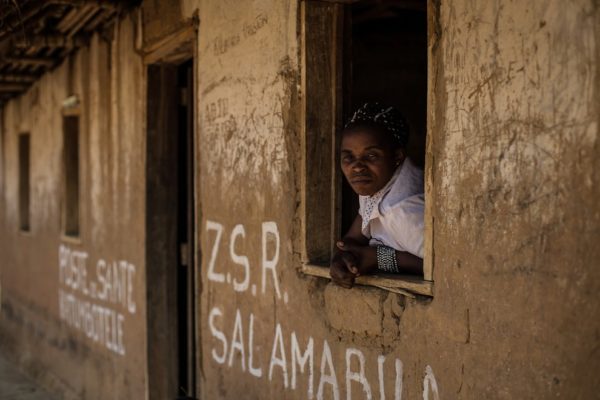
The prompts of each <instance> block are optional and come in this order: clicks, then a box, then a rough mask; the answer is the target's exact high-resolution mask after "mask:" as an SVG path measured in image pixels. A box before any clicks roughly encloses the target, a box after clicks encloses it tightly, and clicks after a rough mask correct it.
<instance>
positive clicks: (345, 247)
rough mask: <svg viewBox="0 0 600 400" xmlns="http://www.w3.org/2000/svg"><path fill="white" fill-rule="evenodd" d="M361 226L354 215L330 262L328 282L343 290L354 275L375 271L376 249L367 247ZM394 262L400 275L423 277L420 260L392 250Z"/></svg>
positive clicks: (421, 260)
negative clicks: (330, 280)
mask: <svg viewBox="0 0 600 400" xmlns="http://www.w3.org/2000/svg"><path fill="white" fill-rule="evenodd" d="M361 226H362V218H361V216H360V215H358V216H357V217H356V219H355V220H354V222H353V223H352V226H351V227H350V229H349V230H348V233H346V235H345V236H344V238H343V239H342V240H341V241H340V242H337V247H338V251H336V253H335V254H334V256H333V258H332V260H331V266H330V274H331V279H332V280H333V281H334V282H335V283H337V284H338V285H340V286H343V287H346V288H350V287H352V285H353V284H354V279H355V278H356V277H357V276H360V275H364V274H370V273H374V272H375V271H377V248H376V247H374V246H369V239H368V238H366V237H365V236H364V235H363V234H362V230H361ZM396 263H397V265H398V267H399V269H400V272H402V273H406V274H411V275H423V259H422V258H420V257H417V256H415V255H414V254H411V253H408V252H405V251H397V250H396Z"/></svg>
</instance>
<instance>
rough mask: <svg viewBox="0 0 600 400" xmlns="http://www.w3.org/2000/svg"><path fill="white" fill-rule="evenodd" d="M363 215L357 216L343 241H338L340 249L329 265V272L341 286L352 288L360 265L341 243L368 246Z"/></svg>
mask: <svg viewBox="0 0 600 400" xmlns="http://www.w3.org/2000/svg"><path fill="white" fill-rule="evenodd" d="M361 227H362V217H361V216H360V214H358V215H357V216H356V218H355V219H354V222H352V226H350V229H348V232H346V234H345V235H344V237H343V238H342V240H341V241H339V242H337V243H336V245H337V247H338V250H337V251H336V252H335V253H334V255H333V257H332V258H331V264H330V267H329V274H330V275H331V279H332V280H333V281H334V282H335V283H337V284H338V285H340V286H343V287H346V288H351V287H352V285H353V284H354V278H355V277H356V276H357V274H358V266H357V259H356V257H355V256H354V255H353V254H352V253H350V252H347V251H342V250H341V249H339V248H340V245H342V246H344V245H345V244H348V245H356V246H361V247H363V246H368V245H369V239H368V238H367V237H365V236H364V235H363V234H362V228H361Z"/></svg>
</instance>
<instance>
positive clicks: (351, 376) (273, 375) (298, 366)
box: [205, 220, 439, 400]
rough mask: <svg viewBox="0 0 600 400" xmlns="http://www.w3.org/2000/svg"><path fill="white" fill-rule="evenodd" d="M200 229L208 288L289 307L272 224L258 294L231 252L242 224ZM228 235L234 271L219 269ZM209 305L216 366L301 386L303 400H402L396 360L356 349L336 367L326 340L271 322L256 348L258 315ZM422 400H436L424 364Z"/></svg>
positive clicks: (264, 237) (263, 233) (243, 259)
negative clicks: (372, 375) (373, 376)
mask: <svg viewBox="0 0 600 400" xmlns="http://www.w3.org/2000/svg"><path fill="white" fill-rule="evenodd" d="M205 230H206V233H207V237H208V238H209V241H210V245H209V249H208V251H209V257H208V267H207V269H206V278H207V279H208V281H209V282H211V283H210V284H211V285H220V287H221V286H229V288H231V289H233V291H235V292H238V293H250V294H251V295H252V296H257V295H261V296H262V295H266V296H274V298H275V299H277V300H283V301H284V303H288V301H289V296H288V292H287V291H286V290H285V288H284V287H282V286H281V284H280V282H279V279H278V273H277V268H278V265H279V259H280V247H281V238H280V235H279V229H278V227H277V224H276V223H275V222H273V221H268V222H263V223H262V224H261V229H260V254H261V259H260V262H259V265H260V268H259V273H258V275H259V276H260V280H259V282H260V290H259V288H258V286H257V285H258V283H252V271H253V268H251V265H250V262H249V258H248V257H247V256H246V255H244V254H240V253H239V252H237V251H236V248H238V243H239V242H241V241H243V240H247V238H246V237H247V232H246V228H245V227H244V225H243V224H237V225H235V226H234V227H233V229H231V231H230V232H226V229H225V227H224V226H223V225H222V224H220V223H218V222H215V221H211V220H207V221H206V225H205ZM227 234H228V235H229V246H228V247H229V249H228V250H229V251H228V253H229V254H228V256H229V259H228V260H227V264H230V263H231V262H233V264H234V265H235V266H236V267H235V269H234V270H225V269H224V268H223V265H224V264H226V263H225V262H223V259H222V256H220V255H219V252H220V250H221V247H222V245H221V244H222V243H223V236H224V235H227ZM248 236H250V235H248ZM256 280H257V281H258V278H257V279H256ZM219 290H221V289H219ZM211 306H212V307H211V309H210V312H209V314H208V319H207V321H206V322H207V325H208V328H209V330H210V334H211V336H212V338H211V339H212V348H211V349H209V350H208V351H209V352H210V355H211V358H212V360H213V361H214V362H216V363H217V364H218V365H222V366H226V367H228V368H239V369H240V370H241V371H242V372H245V373H248V374H250V375H251V376H253V377H255V378H259V379H267V380H268V381H269V382H273V381H274V380H279V381H280V382H282V384H283V387H284V388H285V389H288V390H304V389H299V388H301V387H305V388H306V389H305V390H306V395H307V398H308V399H313V398H316V399H323V398H324V397H332V398H333V399H340V395H341V394H340V393H341V390H342V389H344V390H345V393H346V398H347V399H351V398H352V396H353V393H354V394H355V395H356V396H358V397H360V398H367V399H373V398H374V397H375V395H376V394H379V399H381V400H384V399H385V398H386V396H392V395H393V398H394V399H395V400H400V399H401V398H402V391H403V377H404V366H403V363H402V361H401V360H400V359H398V358H395V359H394V360H393V361H392V360H389V359H388V357H386V356H384V355H379V356H378V357H377V358H376V359H368V358H367V357H365V354H364V353H363V352H362V351H361V350H360V349H358V348H354V347H347V348H345V349H344V350H343V351H344V359H345V365H343V366H340V365H336V364H335V362H334V360H336V359H337V358H335V357H334V354H335V353H334V352H333V351H332V348H331V346H330V345H329V343H328V341H327V340H326V339H323V340H316V339H315V338H314V337H312V336H309V337H308V339H306V338H301V337H299V335H298V334H297V333H296V331H295V330H293V329H289V328H288V329H286V327H284V326H282V324H281V323H279V322H278V321H275V329H274V331H273V335H272V340H271V341H270V342H271V344H272V345H271V346H262V347H260V346H256V344H255V333H254V332H255V327H256V326H257V324H259V323H260V320H261V318H260V315H259V314H255V313H254V312H250V313H249V315H244V314H243V313H242V312H241V311H240V310H239V309H236V310H235V313H234V312H232V311H229V310H226V309H224V308H223V307H220V306H219V305H211ZM231 319H233V328H232V329H231V330H227V329H225V328H224V326H231V325H230V324H227V323H226V322H227V321H229V322H231ZM263 347H266V348H267V350H270V353H268V354H260V352H259V351H258V350H257V349H258V348H263ZM334 350H336V349H335V348H334ZM265 360H268V361H267V362H265ZM389 368H393V370H392V372H393V374H394V376H395V379H394V381H393V382H388V381H386V379H385V376H386V371H387V369H389ZM367 370H372V371H377V381H376V382H371V381H369V380H368V378H367V375H366V373H365V371H367ZM301 375H303V377H302V376H301ZM340 385H341V386H340ZM390 398H391V397H390ZM423 399H424V400H439V393H438V387H437V382H436V380H435V376H434V374H433V370H432V368H431V367H430V366H429V365H427V366H426V368H425V375H424V379H423Z"/></svg>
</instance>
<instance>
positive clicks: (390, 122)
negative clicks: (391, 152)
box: [344, 103, 409, 147]
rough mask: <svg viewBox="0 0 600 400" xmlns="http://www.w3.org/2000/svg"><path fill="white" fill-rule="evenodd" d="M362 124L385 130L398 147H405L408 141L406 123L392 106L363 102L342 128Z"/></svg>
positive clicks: (355, 126)
mask: <svg viewBox="0 0 600 400" xmlns="http://www.w3.org/2000/svg"><path fill="white" fill-rule="evenodd" d="M363 126H367V127H373V128H379V129H381V130H383V131H385V132H386V133H387V134H389V135H390V136H391V139H392V141H393V143H394V145H396V146H398V147H406V144H407V143H408V136H409V129H408V124H407V123H406V120H405V119H404V117H403V116H402V114H401V113H400V111H398V110H397V109H396V108H394V107H388V106H384V105H381V104H379V103H365V104H363V105H362V107H360V108H359V109H358V110H356V112H355V113H354V115H352V118H350V119H349V120H348V122H347V123H346V125H345V126H344V130H351V129H353V128H357V127H363Z"/></svg>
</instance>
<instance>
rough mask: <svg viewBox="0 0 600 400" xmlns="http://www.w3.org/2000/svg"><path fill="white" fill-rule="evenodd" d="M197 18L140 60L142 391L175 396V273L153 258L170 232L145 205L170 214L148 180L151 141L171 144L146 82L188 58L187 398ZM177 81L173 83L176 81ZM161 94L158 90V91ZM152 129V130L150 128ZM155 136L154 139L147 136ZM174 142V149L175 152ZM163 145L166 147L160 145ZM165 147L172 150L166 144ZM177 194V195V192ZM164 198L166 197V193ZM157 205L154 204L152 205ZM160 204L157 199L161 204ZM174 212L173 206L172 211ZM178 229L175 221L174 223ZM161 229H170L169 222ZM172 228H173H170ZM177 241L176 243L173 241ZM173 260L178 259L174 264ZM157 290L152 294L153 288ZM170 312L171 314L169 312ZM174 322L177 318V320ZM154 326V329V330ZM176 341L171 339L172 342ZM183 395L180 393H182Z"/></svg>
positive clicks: (195, 258)
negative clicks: (143, 208)
mask: <svg viewBox="0 0 600 400" xmlns="http://www.w3.org/2000/svg"><path fill="white" fill-rule="evenodd" d="M197 44H198V18H197V17H194V18H192V19H190V20H188V21H187V22H186V23H185V24H183V26H182V27H181V28H180V29H178V30H176V31H175V32H173V33H171V34H169V35H167V36H165V37H164V38H162V39H160V40H158V41H156V42H154V43H151V44H149V45H148V46H145V47H144V49H143V55H142V58H143V63H144V67H145V68H146V72H147V76H146V94H145V99H146V101H147V104H146V112H147V115H146V123H147V126H146V174H147V175H146V196H147V197H146V207H147V209H146V227H145V232H146V300H147V310H146V324H147V325H146V340H147V343H146V351H147V357H146V360H147V365H146V381H147V383H146V390H147V397H146V398H147V399H149V400H154V399H157V400H158V399H161V400H162V399H171V398H172V399H175V398H177V397H176V396H177V392H178V389H179V388H178V385H179V372H178V363H179V359H178V354H177V353H178V352H177V351H174V349H173V347H172V346H173V345H175V349H176V348H177V342H176V340H177V337H178V334H179V333H178V324H177V323H175V324H170V323H169V322H172V320H173V318H176V314H177V312H178V309H177V302H176V301H177V294H176V292H175V294H174V293H173V290H174V289H175V290H176V284H177V276H175V277H172V276H171V277H170V278H171V279H168V278H169V276H168V275H167V274H166V272H168V266H169V265H168V259H167V258H168V257H165V256H164V254H162V255H163V257H158V259H157V258H156V256H157V254H158V255H161V253H160V252H161V251H163V250H162V249H164V248H165V246H167V245H168V244H169V243H167V241H168V240H165V238H167V237H168V235H169V233H165V234H161V232H160V230H157V229H155V228H156V223H154V222H152V221H150V218H156V217H157V216H156V215H150V214H151V212H152V210H151V209H149V205H150V203H151V202H152V201H158V202H159V203H161V202H162V206H164V208H165V214H164V215H159V216H158V217H159V218H160V217H161V216H164V217H167V218H168V216H169V215H171V216H172V215H173V214H170V212H169V211H168V210H166V209H167V208H168V206H167V205H166V204H164V203H165V202H166V201H168V200H165V199H166V197H165V198H160V195H157V194H156V193H154V196H155V197H156V198H153V197H152V196H153V194H152V192H151V191H150V188H149V185H151V184H153V183H157V182H158V181H160V179H161V178H160V177H156V178H155V177H153V176H152V175H151V173H152V171H153V167H154V168H156V167H159V166H160V163H161V161H163V160H162V159H161V157H163V156H164V155H165V154H164V152H161V149H154V148H152V147H151V146H152V145H155V144H156V143H154V142H157V141H158V142H159V144H160V147H162V146H163V145H166V146H169V145H168V144H165V143H160V137H159V135H160V133H159V132H156V131H159V130H160V128H161V126H163V127H164V126H165V123H166V121H162V120H161V119H160V118H161V117H160V116H156V115H152V113H150V109H151V107H153V106H156V104H154V103H151V102H150V96H151V95H152V92H153V91H154V92H155V91H157V90H158V91H159V92H161V88H160V84H158V85H157V84H156V82H150V69H151V68H156V67H159V68H160V67H167V68H171V67H172V68H175V69H176V68H177V66H179V65H181V64H183V63H185V62H186V61H189V60H192V79H191V85H192V94H193V97H192V98H191V104H190V105H189V107H190V108H191V113H192V118H193V119H192V124H191V138H190V139H191V142H192V143H191V144H192V152H191V160H190V165H189V167H188V171H189V173H190V176H189V177H188V182H189V183H190V185H191V186H190V187H189V191H190V194H189V196H191V198H190V202H191V215H190V218H191V219H192V220H191V221H190V223H191V224H192V225H193V227H192V229H193V230H192V232H191V238H190V243H188V246H189V251H188V254H190V255H191V258H190V260H189V261H188V267H189V268H191V274H190V277H191V278H190V279H191V286H192V290H191V296H192V300H191V310H188V315H189V316H191V324H192V327H191V332H192V343H191V351H192V352H193V354H192V358H191V360H192V363H191V373H190V376H191V383H190V384H191V385H192V386H191V390H192V392H191V393H189V394H188V396H190V397H189V398H190V399H191V398H195V397H194V396H198V393H199V390H200V387H199V379H198V376H199V365H200V364H198V362H199V354H200V348H199V343H200V340H199V336H198V332H199V329H198V323H197V309H198V301H199V280H198V276H199V274H198V271H199V267H198V266H199V262H200V248H199V246H198V227H197V221H198V216H199V205H198V198H199V197H198V185H197V178H198V170H197V166H198V162H197V159H198V158H197V156H198V145H197V144H198V123H197V121H198V118H197V115H198V114H197V113H198V109H197V104H198V102H197V98H198V93H197V90H196V89H197V70H198V46H197ZM175 83H176V82H175ZM170 90H174V91H176V90H177V87H176V85H175V87H171V88H170ZM161 93H162V92H161ZM177 96H179V94H178V93H171V99H173V98H177ZM153 130H155V131H153ZM151 139H153V141H151ZM176 147H177V146H175V154H177V155H178V154H179V153H178V152H177V149H176ZM162 150H164V148H163V149H162ZM168 151H173V148H170V149H169V150H168ZM175 196H177V195H175ZM167 197H168V196H167ZM175 198H177V197H175ZM155 205H156V204H155ZM160 205H161V204H158V206H159V207H160ZM171 211H172V210H171ZM173 225H174V227H171V229H172V228H175V229H176V228H177V222H176V221H175V223H174V224H173ZM165 229H169V228H168V227H167V228H165ZM171 233H172V232H171ZM177 245H178V246H179V244H177ZM176 265H177V264H176ZM157 288H158V289H159V290H158V291H157V293H155V290H156V289H157ZM169 314H174V315H169ZM175 321H176V320H175ZM156 328H158V329H156ZM174 341H175V342H174ZM182 398H183V397H182Z"/></svg>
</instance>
